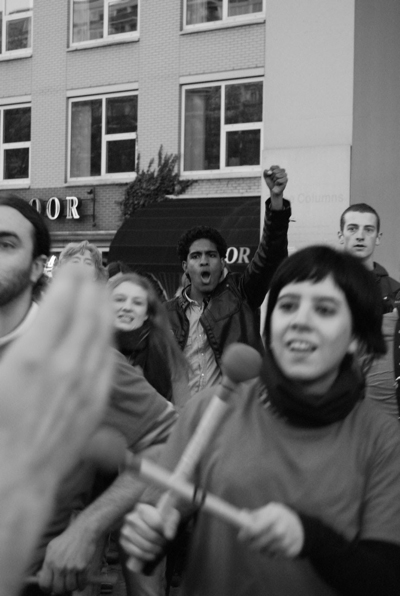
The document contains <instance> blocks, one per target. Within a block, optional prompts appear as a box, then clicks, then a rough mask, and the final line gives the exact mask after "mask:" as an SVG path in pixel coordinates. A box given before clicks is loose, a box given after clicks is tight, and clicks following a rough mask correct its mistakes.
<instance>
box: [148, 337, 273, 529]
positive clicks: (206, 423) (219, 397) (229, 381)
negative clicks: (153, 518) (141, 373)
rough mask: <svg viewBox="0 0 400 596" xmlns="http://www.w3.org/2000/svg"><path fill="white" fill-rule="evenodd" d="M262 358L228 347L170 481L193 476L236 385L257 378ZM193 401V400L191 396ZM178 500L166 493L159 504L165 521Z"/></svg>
mask: <svg viewBox="0 0 400 596" xmlns="http://www.w3.org/2000/svg"><path fill="white" fill-rule="evenodd" d="M261 363H262V359H261V356H260V354H259V353H258V352H257V351H256V350H255V349H254V348H251V347H250V346H247V345H245V344H240V343H234V344H231V345H230V346H228V348H227V349H226V350H225V352H224V354H223V356H222V362H221V370H222V375H223V376H222V381H221V385H220V386H219V387H218V390H217V391H216V393H215V394H214V395H213V397H212V398H211V401H210V403H209V404H208V406H207V408H206V410H205V412H204V414H203V416H202V418H201V420H200V422H199V424H198V425H197V427H196V430H195V432H194V434H193V436H192V438H191V439H190V441H189V443H188V444H187V446H186V448H185V450H184V452H183V453H182V455H181V458H180V460H179V462H178V464H177V466H176V468H175V470H174V471H173V473H172V479H173V480H175V481H177V480H186V479H187V478H190V476H192V474H193V473H194V471H195V469H196V466H197V464H198V463H199V461H200V459H201V457H202V455H203V453H204V451H205V449H206V448H207V446H208V445H209V443H210V441H211V439H212V437H213V435H214V433H215V431H216V429H217V427H218V425H219V424H220V422H221V421H222V419H223V418H224V416H225V413H226V411H227V409H228V408H229V397H230V395H231V394H232V392H233V391H234V390H235V389H236V387H237V386H238V384H239V383H243V382H244V381H248V380H250V379H253V378H254V377H256V376H258V374H259V373H260V369H261ZM193 399H196V397H194V398H193ZM176 500H177V497H176V494H175V493H174V491H167V492H166V493H164V494H163V495H162V497H161V499H160V500H159V502H158V505H157V508H158V509H159V511H160V513H161V515H162V517H163V519H164V520H167V519H168V518H167V516H168V512H169V511H170V510H171V509H172V508H173V507H174V505H175V503H176Z"/></svg>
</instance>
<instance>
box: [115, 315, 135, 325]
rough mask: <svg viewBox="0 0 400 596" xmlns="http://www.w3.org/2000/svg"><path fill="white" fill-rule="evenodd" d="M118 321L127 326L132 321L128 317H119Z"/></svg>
mask: <svg viewBox="0 0 400 596" xmlns="http://www.w3.org/2000/svg"><path fill="white" fill-rule="evenodd" d="M118 320H119V321H120V322H121V323H126V324H128V325H129V324H131V323H132V321H133V318H132V317H129V316H128V315H120V316H119V317H118Z"/></svg>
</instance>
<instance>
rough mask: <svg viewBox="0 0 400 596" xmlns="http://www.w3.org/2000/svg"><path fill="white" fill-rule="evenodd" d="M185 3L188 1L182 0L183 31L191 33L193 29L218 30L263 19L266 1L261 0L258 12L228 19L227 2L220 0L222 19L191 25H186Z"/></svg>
mask: <svg viewBox="0 0 400 596" xmlns="http://www.w3.org/2000/svg"><path fill="white" fill-rule="evenodd" d="M187 3H188V0H183V30H184V31H191V30H193V29H199V28H201V29H218V28H219V27H225V26H226V25H229V24H231V25H239V24H242V23H243V24H247V23H248V22H249V21H254V20H256V21H259V20H260V18H264V17H265V3H266V0H262V9H261V10H260V11H259V12H251V13H249V14H241V15H236V16H232V17H229V16H228V0H222V19H221V20H219V21H210V22H206V23H194V24H193V25H188V24H186V21H187Z"/></svg>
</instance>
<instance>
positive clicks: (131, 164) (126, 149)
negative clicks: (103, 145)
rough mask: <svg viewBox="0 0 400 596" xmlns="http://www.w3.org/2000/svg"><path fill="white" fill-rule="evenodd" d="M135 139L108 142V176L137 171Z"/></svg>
mask: <svg viewBox="0 0 400 596" xmlns="http://www.w3.org/2000/svg"><path fill="white" fill-rule="evenodd" d="M135 149H136V141H135V139H126V140H124V141H108V142H107V165H106V173H107V174H116V173H117V172H133V171H134V170H135Z"/></svg>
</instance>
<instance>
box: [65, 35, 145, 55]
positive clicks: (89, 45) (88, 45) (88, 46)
mask: <svg viewBox="0 0 400 596" xmlns="http://www.w3.org/2000/svg"><path fill="white" fill-rule="evenodd" d="M137 41H140V37H139V35H135V36H132V37H129V38H127V37H125V38H124V39H105V40H104V39H100V40H96V41H88V42H82V43H79V44H74V45H73V46H70V47H69V48H67V52H77V51H79V50H92V49H93V48H103V47H108V46H115V45H121V44H125V43H136V42H137Z"/></svg>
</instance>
